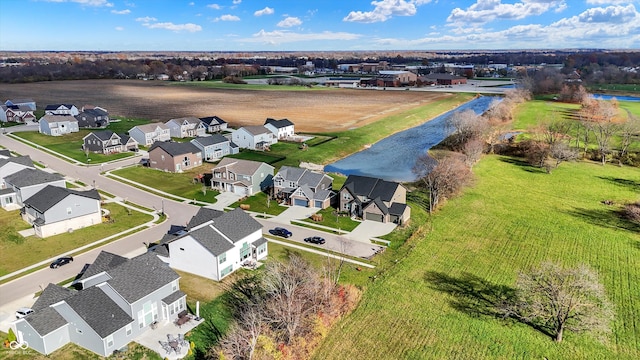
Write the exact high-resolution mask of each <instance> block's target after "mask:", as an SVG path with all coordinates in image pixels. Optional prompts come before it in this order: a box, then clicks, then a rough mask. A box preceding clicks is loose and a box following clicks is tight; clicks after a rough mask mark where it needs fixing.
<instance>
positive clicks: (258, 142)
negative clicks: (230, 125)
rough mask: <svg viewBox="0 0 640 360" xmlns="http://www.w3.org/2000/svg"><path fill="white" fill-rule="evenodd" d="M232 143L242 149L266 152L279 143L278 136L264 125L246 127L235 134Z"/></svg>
mask: <svg viewBox="0 0 640 360" xmlns="http://www.w3.org/2000/svg"><path fill="white" fill-rule="evenodd" d="M231 141H233V142H234V144H236V145H238V146H239V147H240V148H242V149H251V150H264V149H267V148H269V146H271V145H273V144H275V143H277V142H278V138H277V137H276V135H275V134H274V133H273V132H272V131H271V130H269V129H267V128H266V127H264V126H262V125H258V126H244V127H241V128H240V129H238V130H236V131H234V132H233V134H232V137H231Z"/></svg>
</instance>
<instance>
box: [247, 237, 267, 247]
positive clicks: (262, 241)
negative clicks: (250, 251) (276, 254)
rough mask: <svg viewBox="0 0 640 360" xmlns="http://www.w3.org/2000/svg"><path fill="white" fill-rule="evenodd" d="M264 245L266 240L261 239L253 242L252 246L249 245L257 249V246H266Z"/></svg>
mask: <svg viewBox="0 0 640 360" xmlns="http://www.w3.org/2000/svg"><path fill="white" fill-rule="evenodd" d="M266 243H267V239H265V238H263V237H261V238H260V239H258V240H256V241H254V242H253V244H251V245H253V246H255V247H258V246H260V245H262V244H266Z"/></svg>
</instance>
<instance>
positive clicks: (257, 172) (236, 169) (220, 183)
mask: <svg viewBox="0 0 640 360" xmlns="http://www.w3.org/2000/svg"><path fill="white" fill-rule="evenodd" d="M212 171H213V177H212V178H211V187H212V188H214V189H218V190H220V191H229V192H233V193H236V194H238V195H244V196H251V195H254V194H257V193H259V192H260V191H263V190H265V189H267V188H269V187H271V185H272V184H273V181H272V180H273V171H274V168H273V166H271V165H269V164H266V163H263V162H259V161H251V160H241V159H233V158H228V157H226V158H223V159H222V160H221V161H220V162H219V163H218V165H216V167H214V168H213V170H212Z"/></svg>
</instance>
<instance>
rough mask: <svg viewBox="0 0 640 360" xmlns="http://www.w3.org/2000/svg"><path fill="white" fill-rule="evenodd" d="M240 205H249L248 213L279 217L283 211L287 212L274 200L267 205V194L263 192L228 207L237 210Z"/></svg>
mask: <svg viewBox="0 0 640 360" xmlns="http://www.w3.org/2000/svg"><path fill="white" fill-rule="evenodd" d="M240 204H244V205H249V211H253V212H257V213H265V214H271V215H280V214H281V213H282V212H283V211H285V210H287V207H286V206H280V205H278V203H277V202H276V201H274V200H272V201H270V202H269V204H267V194H265V193H263V192H259V193H257V194H255V195H253V196H250V197H248V198H246V199H244V200H242V201H239V202H235V203H233V204H231V205H230V206H229V207H232V208H237V207H239V206H240Z"/></svg>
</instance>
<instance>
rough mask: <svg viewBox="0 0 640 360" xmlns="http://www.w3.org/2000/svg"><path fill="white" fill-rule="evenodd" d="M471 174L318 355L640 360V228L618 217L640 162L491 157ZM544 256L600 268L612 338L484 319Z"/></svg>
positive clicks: (636, 182) (638, 186) (636, 188)
mask: <svg viewBox="0 0 640 360" xmlns="http://www.w3.org/2000/svg"><path fill="white" fill-rule="evenodd" d="M476 174H477V181H476V184H475V186H474V187H473V188H470V189H468V190H466V191H465V193H464V195H463V196H461V197H459V198H456V199H454V200H452V201H450V202H449V203H448V204H446V205H445V207H444V208H442V210H440V211H439V212H438V213H436V214H435V216H434V217H433V229H434V231H433V232H431V233H428V234H426V235H424V236H422V237H420V238H419V239H416V241H415V242H412V245H415V247H414V248H413V251H411V252H410V254H409V255H408V256H407V257H406V258H404V259H401V260H399V262H398V264H397V265H396V266H395V267H394V268H392V269H391V270H390V271H389V272H388V273H386V274H384V276H383V277H381V278H379V279H378V280H377V281H376V282H375V283H373V284H372V285H370V286H369V288H368V290H367V291H366V292H365V294H364V296H363V299H362V305H361V306H360V307H358V309H357V310H356V311H355V312H354V313H353V314H352V315H350V316H349V317H347V318H346V319H345V320H344V321H342V322H341V323H340V324H339V325H338V326H337V327H336V328H335V331H333V332H332V333H331V334H330V335H329V337H328V338H327V340H326V341H325V342H324V343H323V344H322V346H321V348H320V349H319V351H318V352H317V353H316V354H315V358H316V359H345V358H348V359H372V358H384V359H409V358H411V359H433V358H447V359H451V358H469V359H471V358H472V359H515V358H525V359H535V358H537V359H542V358H545V357H546V358H549V359H579V358H580V359H615V358H618V359H636V358H638V357H640V341H639V340H638V339H640V327H639V326H638V313H640V298H638V296H636V295H635V294H639V293H640V281H639V280H640V258H639V257H638V256H636V255H637V252H638V247H639V245H638V244H640V235H638V232H639V231H640V228H639V226H638V225H634V224H631V223H628V222H625V221H622V220H620V218H619V217H618V216H617V214H616V213H615V211H616V210H618V209H619V208H620V207H621V204H623V203H624V202H626V201H631V200H634V201H637V199H638V193H639V192H640V169H636V168H627V167H623V168H620V167H616V166H605V167H602V166H600V165H595V164H593V163H586V162H584V163H574V164H563V165H562V166H561V167H560V168H558V169H557V170H556V171H554V173H553V174H552V175H548V174H545V173H543V172H541V171H539V170H538V169H533V168H530V167H528V166H527V165H524V164H522V163H520V162H519V161H517V160H515V159H511V158H504V157H498V156H492V157H487V158H485V159H484V160H483V161H482V162H481V163H480V164H479V165H478V166H477V169H476ZM603 200H613V201H614V203H615V204H616V205H614V206H606V205H603V204H602V203H601V201H603ZM546 260H552V261H557V262H560V263H562V264H565V265H568V266H571V265H577V264H581V263H585V264H588V265H590V266H591V267H593V268H594V269H596V270H597V271H598V272H599V274H600V276H601V281H603V283H604V285H605V287H606V290H607V295H608V296H609V297H610V299H611V300H612V301H613V303H614V304H615V307H616V311H617V313H616V318H615V323H614V324H613V334H612V336H611V337H610V338H609V342H607V343H600V342H598V341H597V340H595V339H593V338H591V337H589V336H586V335H579V334H574V333H570V334H568V336H566V338H565V342H563V343H562V344H556V343H554V342H553V341H551V339H550V338H549V337H547V336H545V335H544V334H542V333H540V332H538V331H536V330H535V329H532V328H530V327H528V326H525V325H522V324H514V323H507V322H505V321H503V320H499V319H496V318H494V317H491V316H486V315H483V313H484V312H485V310H487V309H488V308H489V306H490V305H491V302H492V301H497V300H498V299H495V298H492V294H494V293H495V292H496V291H497V290H498V289H500V288H501V287H512V286H513V284H514V281H515V278H516V276H517V272H518V271H520V270H523V269H526V268H528V267H529V266H532V265H537V264H539V263H540V262H542V261H546Z"/></svg>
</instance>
